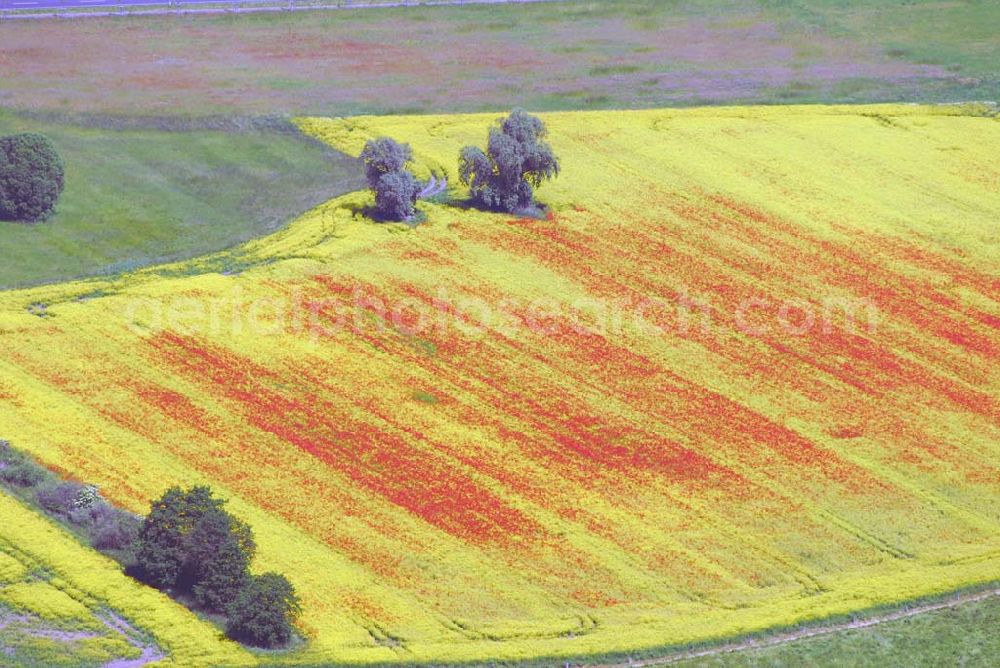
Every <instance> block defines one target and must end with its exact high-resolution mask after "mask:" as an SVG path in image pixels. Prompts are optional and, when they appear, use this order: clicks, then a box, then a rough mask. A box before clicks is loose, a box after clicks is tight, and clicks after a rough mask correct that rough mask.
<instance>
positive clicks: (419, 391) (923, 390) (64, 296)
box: [0, 105, 1000, 664]
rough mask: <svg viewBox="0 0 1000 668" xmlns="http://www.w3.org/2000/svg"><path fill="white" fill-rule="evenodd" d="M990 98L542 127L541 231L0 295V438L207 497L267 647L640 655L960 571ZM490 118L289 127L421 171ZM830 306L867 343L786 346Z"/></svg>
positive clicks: (110, 489) (984, 241)
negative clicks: (279, 614)
mask: <svg viewBox="0 0 1000 668" xmlns="http://www.w3.org/2000/svg"><path fill="white" fill-rule="evenodd" d="M990 114H991V112H990V111H989V110H988V109H986V108H983V107H971V106H970V107H962V108H940V107H912V106H903V105H900V106H894V105H885V106H876V107H786V108H760V107H757V108H741V107H738V108H726V109H698V110H658V111H646V112H626V113H617V112H616V113H605V112H596V113H556V114H550V115H547V116H546V119H547V122H548V123H549V125H550V127H551V131H552V136H551V139H552V142H553V144H554V147H555V149H556V151H557V153H559V154H560V155H561V156H562V158H563V172H562V174H561V176H560V178H559V180H558V181H557V182H555V183H553V184H551V185H547V186H546V187H545V188H544V189H543V190H542V191H541V198H542V201H543V202H545V203H546V204H548V205H549V206H550V212H551V215H550V216H549V217H548V218H547V219H542V220H538V219H520V218H517V217H511V216H503V215H494V214H487V213H481V212H476V211H470V210H467V209H464V208H462V206H461V204H462V201H461V196H462V195H461V193H460V192H459V191H458V190H456V191H454V192H453V193H452V195H453V196H454V197H455V202H454V203H455V204H456V206H450V205H446V204H442V203H423V204H421V208H422V210H423V211H424V213H425V214H426V216H427V221H426V223H424V224H423V225H421V226H419V227H416V228H410V227H407V226H405V225H379V224H374V223H371V222H368V221H366V220H365V219H364V218H362V217H361V216H359V215H358V211H359V210H360V209H361V208H362V207H363V206H364V205H365V204H366V203H367V202H368V198H369V196H368V195H367V194H350V195H345V196H343V197H341V198H338V199H336V200H333V201H332V202H329V203H327V204H324V205H322V206H320V207H318V208H316V209H314V210H312V211H310V212H309V213H307V214H306V215H304V216H302V217H301V218H300V219H298V220H297V221H296V222H294V223H293V224H292V225H291V226H289V227H288V228H286V229H283V230H282V231H280V232H278V233H276V234H274V235H271V236H269V237H266V238H264V239H259V240H256V241H252V242H250V243H248V244H247V245H245V246H243V247H242V248H240V249H237V250H234V251H230V252H227V253H225V254H224V256H221V258H220V257H209V258H202V259H198V260H192V261H188V262H183V263H178V264H174V265H168V266H161V267H156V268H151V269H148V270H143V271H139V272H136V273H133V274H130V275H127V276H123V277H114V278H108V279H104V280H93V281H84V282H73V283H67V284H63V285H53V286H46V287H41V288H36V289H31V290H26V291H9V292H4V293H0V399H2V401H0V435H2V437H3V438H7V439H9V440H10V441H12V443H13V444H14V445H15V447H19V448H22V449H25V450H27V451H30V452H31V453H32V454H33V455H35V456H36V457H37V458H38V459H40V460H41V461H42V462H44V463H45V464H46V465H48V466H50V467H53V468H56V469H58V470H61V471H65V472H72V474H73V475H74V476H76V477H79V478H81V479H83V480H87V481H92V482H95V483H97V484H99V485H100V486H101V488H102V490H103V492H104V494H105V496H106V497H107V498H109V499H112V500H114V501H115V502H117V503H119V504H121V505H123V506H125V507H128V508H129V509H132V510H135V511H138V510H141V509H143V508H144V507H145V506H146V505H147V504H148V501H149V499H150V498H152V497H154V496H157V495H158V494H160V493H161V492H162V490H163V489H164V488H165V487H167V486H169V485H171V484H174V483H183V484H194V483H199V482H208V483H211V484H212V485H213V487H215V488H216V489H217V490H218V491H219V493H220V494H221V495H222V496H224V497H227V498H230V499H231V503H230V506H229V507H230V508H231V509H232V510H233V512H235V513H236V514H238V515H239V516H240V517H242V518H244V519H246V520H247V521H248V522H249V523H250V524H251V525H252V526H253V528H254V531H255V534H256V536H257V538H258V542H259V546H260V549H259V553H258V557H257V558H258V559H259V561H258V562H257V563H258V564H259V566H260V568H261V569H276V570H280V571H282V572H284V573H287V574H288V576H289V577H290V578H291V579H292V580H293V582H294V583H295V585H296V587H297V588H298V590H299V592H300V593H301V594H302V597H303V601H304V607H305V614H304V616H303V619H302V631H303V633H304V634H305V635H306V636H307V638H308V639H309V643H308V645H306V646H305V647H303V648H301V649H299V650H297V651H296V652H294V653H292V654H291V655H287V656H283V657H281V659H280V660H281V661H288V662H305V663H308V662H313V663H323V662H328V661H330V660H331V659H336V660H338V661H343V662H351V663H366V664H370V663H381V662H395V663H414V662H429V663H440V662H444V661H476V662H492V661H513V660H525V659H538V658H549V659H550V660H554V658H556V659H558V660H559V661H562V660H569V659H572V658H577V657H591V658H592V657H595V656H600V655H606V654H609V653H614V654H617V655H619V656H622V655H631V654H640V653H655V652H657V651H661V650H662V648H664V647H668V646H678V645H686V644H689V643H701V642H709V641H713V640H717V639H721V638H725V637H731V636H739V635H743V634H746V633H750V632H754V631H759V630H765V629H768V628H773V627H783V626H788V625H794V624H798V623H801V622H807V621H815V620H818V619H823V618H826V617H828V616H838V615H848V614H851V613H853V612H857V611H859V610H864V609H866V608H870V607H873V606H881V605H891V604H894V603H898V602H902V601H906V600H911V599H914V598H918V597H922V596H929V595H935V594H941V593H944V592H948V591H951V590H954V589H958V588H962V587H966V586H975V585H977V584H984V583H987V582H991V581H997V580H1000V469H998V465H997V462H998V461H1000V407H998V401H997V396H998V389H1000V375H998V371H997V365H996V363H995V362H996V358H997V355H998V351H1000V337H998V332H1000V304H998V302H997V295H998V294H1000V284H998V276H1000V262H998V257H1000V254H998V252H997V250H998V243H1000V240H998V237H997V229H996V225H995V223H996V220H997V217H998V215H1000V190H998V189H997V187H996V184H997V183H998V179H1000V171H998V165H997V164H996V161H995V159H994V158H995V147H996V145H997V143H998V141H1000V123H998V122H997V121H996V119H995V118H994V117H992V116H991V115H990ZM493 119H494V115H475V116H456V115H449V116H445V115H442V116H422V117H380V118H375V117H361V118H352V119H323V118H316V119H303V120H301V121H299V122H300V124H301V126H302V127H303V128H304V129H305V130H307V131H308V132H309V133H311V134H314V135H315V136H317V137H320V138H322V139H324V140H325V141H328V142H330V144H331V145H333V146H335V147H337V148H339V149H341V150H344V151H345V152H348V153H352V154H353V153H356V152H357V151H359V150H360V148H361V146H362V144H363V143H364V141H365V140H366V139H367V138H369V137H371V136H374V135H379V134H383V133H385V134H389V135H392V136H394V137H397V138H399V139H404V140H407V141H410V142H412V144H413V147H414V150H415V154H416V158H417V162H418V166H419V170H420V172H421V174H427V173H428V172H429V170H430V169H438V170H441V169H443V170H445V171H446V172H448V173H449V174H450V175H451V177H452V183H454V174H455V161H456V156H457V153H458V150H459V148H460V147H461V146H462V145H464V144H467V143H471V142H481V141H482V140H483V138H484V135H485V128H486V126H487V124H488V123H489V122H490V121H492V120H493ZM682 296H685V297H684V298H685V300H686V299H687V297H690V298H692V299H695V300H697V303H701V304H704V305H705V306H704V308H705V311H702V310H701V309H700V308H699V310H698V311H696V313H697V314H699V315H698V316H696V317H698V318H699V319H698V320H695V321H693V322H691V321H689V320H688V319H687V318H686V317H685V318H682V317H681V314H680V312H679V311H674V310H673V306H676V305H677V303H678V300H679V299H681V297H682ZM831 298H832V299H837V300H844V299H847V300H854V299H857V300H862V301H866V302H868V303H872V304H874V306H875V307H876V310H877V313H878V317H877V327H873V328H867V327H865V326H864V322H855V323H854V324H851V323H850V322H849V321H848V320H847V319H846V318H844V317H835V318H832V319H830V320H827V321H821V320H819V319H817V320H816V321H814V325H815V326H808V327H805V328H804V329H803V330H798V329H796V328H797V327H798V326H799V325H800V324H801V323H802V322H803V321H804V320H805V321H807V320H808V318H807V317H806V315H805V313H806V312H807V310H809V309H811V310H812V312H813V313H814V315H816V314H817V313H818V312H820V311H821V310H822V304H823V303H825V301H826V300H827V299H831ZM755 299H756V300H762V301H758V302H756V306H755V307H754V309H753V310H752V311H751V312H750V313H749V315H748V316H747V314H746V313H744V314H743V316H741V315H740V308H741V305H743V304H746V303H747V301H748V300H755ZM645 300H651V301H648V302H647V301H645ZM602 304H604V305H606V306H615V305H619V304H621V305H623V306H622V308H623V309H624V310H623V311H622V312H621V313H622V318H621V319H619V320H617V322H618V324H614V323H615V320H614V319H604V318H602V317H601V313H602V311H601V305H602ZM644 304H645V306H643V305H644ZM779 304H785V305H789V304H796V305H797V306H794V308H792V310H791V311H787V310H786V311H785V312H784V314H782V310H781V308H780V307H779ZM483 305H485V307H486V309H487V312H489V313H491V314H492V316H493V318H495V319H489V318H488V317H487V316H486V315H483V313H484V311H483V310H482V307H483ZM640 306H642V307H643V310H642V317H641V318H640V319H633V316H635V315H637V314H638V313H639V310H638V308H639V307H640ZM490 309H492V310H490ZM705 312H707V314H708V316H707V317H708V320H709V322H708V324H703V323H702V321H701V320H700V318H701V316H702V315H703V314H704V313H705ZM421 313H423V314H424V315H423V316H421V315H420V314H421ZM605 313H607V312H605ZM744 316H747V317H749V324H747V323H746V322H741V320H740V318H741V317H744ZM422 318H426V319H424V320H422ZM782 318H785V319H786V321H787V322H786V324H785V325H782V326H779V322H780V321H781V319H782ZM817 318H819V316H818V315H817ZM683 323H688V324H683ZM789 323H794V326H793V325H792V324H789ZM650 325H654V326H655V328H654V329H653V330H652V331H650V329H649V326H650ZM789 329H795V331H789ZM289 546H294V549H289ZM141 620H142V617H141V615H139V616H137V617H136V621H137V622H138V621H141ZM156 623H157V622H150V625H151V628H150V632H151V633H153V634H154V635H155V633H156ZM184 623H185V624H186V623H189V622H184ZM190 623H192V624H194V626H192V628H194V629H195V631H197V632H199V633H200V632H201V631H200V630H199V629H201V627H200V626H198V625H197V624H195V623H194V622H190ZM171 642H176V640H173V641H171V640H169V639H168V640H165V641H164V642H163V647H164V648H165V649H166V650H167V651H171ZM215 649H216V650H217V651H220V652H222V651H225V648H224V647H219V648H215ZM213 651H215V650H213ZM275 660H278V659H275Z"/></svg>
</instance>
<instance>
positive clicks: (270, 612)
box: [226, 573, 302, 647]
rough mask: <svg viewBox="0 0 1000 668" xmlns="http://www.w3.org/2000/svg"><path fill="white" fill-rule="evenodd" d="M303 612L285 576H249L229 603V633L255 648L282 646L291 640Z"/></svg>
mask: <svg viewBox="0 0 1000 668" xmlns="http://www.w3.org/2000/svg"><path fill="white" fill-rule="evenodd" d="M301 612H302V608H301V605H300V603H299V597H298V595H297V594H296V593H295V588H294V587H293V586H292V583H290V582H289V581H288V579H287V578H286V577H285V576H284V575H280V574H278V573H265V574H264V575H259V576H256V577H252V578H250V581H249V582H247V584H246V586H245V587H243V590H242V591H241V592H240V594H239V596H237V597H236V600H234V601H233V602H232V604H231V605H230V606H229V608H228V610H227V613H228V615H229V622H228V624H227V626H226V633H227V634H228V635H229V637H230V638H233V639H234V640H238V641H240V642H243V643H247V644H249V645H254V646H256V647H280V646H282V645H285V644H287V643H288V641H289V640H291V638H292V632H293V625H294V623H295V620H296V619H297V618H298V616H299V615H300V614H301Z"/></svg>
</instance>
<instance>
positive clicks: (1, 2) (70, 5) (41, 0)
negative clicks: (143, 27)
mask: <svg viewBox="0 0 1000 668" xmlns="http://www.w3.org/2000/svg"><path fill="white" fill-rule="evenodd" d="M220 1H221V2H225V1H226V0H173V2H172V3H168V0H160V1H159V2H157V1H156V0H0V10H5V9H6V10H13V9H17V10H23V9H49V10H57V9H58V10H64V9H80V8H81V7H113V8H118V7H145V6H150V5H161V6H165V5H167V4H174V5H206V4H219V2H220ZM264 1H267V0H241V2H264ZM270 1H271V2H272V3H273V0H270Z"/></svg>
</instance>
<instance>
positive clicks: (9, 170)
mask: <svg viewBox="0 0 1000 668" xmlns="http://www.w3.org/2000/svg"><path fill="white" fill-rule="evenodd" d="M63 179H64V168H63V162H62V158H60V157H59V154H58V153H56V147H55V146H54V145H53V144H52V142H51V141H50V140H49V138H48V137H46V136H44V135H40V134H35V133H33V132H27V133H24V134H19V135H10V136H7V137H0V219H2V220H16V221H24V222H35V221H39V220H45V219H46V218H48V217H49V216H50V215H51V214H52V211H53V210H54V209H55V205H56V200H57V199H59V194H60V193H61V192H62V189H63Z"/></svg>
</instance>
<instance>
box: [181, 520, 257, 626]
mask: <svg viewBox="0 0 1000 668" xmlns="http://www.w3.org/2000/svg"><path fill="white" fill-rule="evenodd" d="M256 550H257V545H256V544H255V543H254V540H253V533H252V532H251V531H250V527H249V526H248V525H247V524H246V523H245V522H241V521H240V520H238V519H236V518H235V517H233V516H232V515H230V514H228V513H226V512H225V511H223V510H213V511H210V512H209V513H207V514H206V515H205V516H204V517H202V518H201V519H200V520H199V521H198V523H197V524H196V525H195V527H194V531H192V532H191V537H190V540H189V541H188V554H187V560H188V562H189V563H190V564H191V570H193V580H194V583H195V584H194V586H193V588H192V592H193V593H194V598H195V600H196V601H197V602H198V605H201V606H202V607H205V608H208V609H210V610H217V611H220V612H222V611H224V610H225V609H226V606H227V605H229V603H230V602H231V601H233V600H235V599H236V597H237V596H238V595H239V592H240V590H241V589H242V588H243V587H244V586H245V585H246V584H247V582H248V580H249V579H250V561H251V560H252V559H253V556H254V553H255V552H256Z"/></svg>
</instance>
